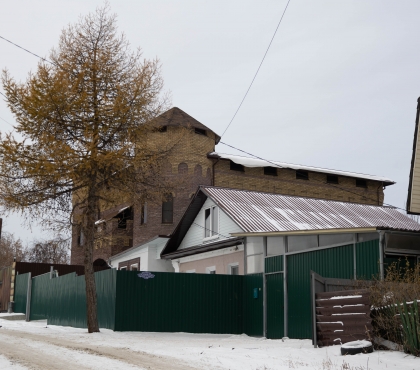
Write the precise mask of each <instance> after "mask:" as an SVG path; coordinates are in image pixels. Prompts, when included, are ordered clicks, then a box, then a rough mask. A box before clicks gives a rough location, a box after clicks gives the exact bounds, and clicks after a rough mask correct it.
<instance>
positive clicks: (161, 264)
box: [108, 235, 174, 272]
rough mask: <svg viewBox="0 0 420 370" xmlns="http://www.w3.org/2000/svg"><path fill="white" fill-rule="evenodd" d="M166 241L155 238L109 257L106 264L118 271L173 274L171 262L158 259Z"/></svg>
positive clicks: (162, 236) (158, 237) (166, 239)
mask: <svg viewBox="0 0 420 370" xmlns="http://www.w3.org/2000/svg"><path fill="white" fill-rule="evenodd" d="M168 239H169V237H168V236H164V235H159V236H156V237H154V238H152V239H150V240H148V241H147V242H146V243H144V244H142V245H140V246H137V247H132V248H130V249H127V250H125V251H124V252H121V253H118V254H116V255H115V256H112V257H110V259H109V260H108V264H109V265H110V266H111V267H113V268H116V269H118V270H129V271H138V270H140V271H156V272H174V269H173V267H172V263H171V261H168V260H162V259H161V258H160V254H161V252H162V250H163V248H164V247H165V245H166V243H167V242H168Z"/></svg>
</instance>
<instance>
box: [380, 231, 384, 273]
mask: <svg viewBox="0 0 420 370" xmlns="http://www.w3.org/2000/svg"><path fill="white" fill-rule="evenodd" d="M384 251H385V232H384V231H379V277H380V279H381V280H384V276H385V274H384Z"/></svg>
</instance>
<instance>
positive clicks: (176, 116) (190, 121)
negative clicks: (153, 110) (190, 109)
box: [154, 107, 220, 144]
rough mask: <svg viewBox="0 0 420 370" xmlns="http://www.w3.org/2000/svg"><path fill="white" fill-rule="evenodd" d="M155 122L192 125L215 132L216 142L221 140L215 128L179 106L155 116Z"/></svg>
mask: <svg viewBox="0 0 420 370" xmlns="http://www.w3.org/2000/svg"><path fill="white" fill-rule="evenodd" d="M154 122H156V123H157V124H158V125H159V126H183V127H186V126H188V125H189V126H191V127H194V128H198V129H200V130H206V131H209V132H211V133H213V134H214V135H215V138H216V144H217V143H218V142H219V141H220V136H219V135H217V134H216V133H215V132H214V131H213V130H211V129H209V128H208V127H207V126H205V125H203V124H202V123H201V122H199V121H197V120H196V119H195V118H193V117H191V116H190V115H189V114H187V113H185V112H184V111H183V110H182V109H179V108H178V107H173V108H171V109H169V110H168V111H166V112H164V113H162V114H161V115H160V116H158V117H156V118H155V120H154Z"/></svg>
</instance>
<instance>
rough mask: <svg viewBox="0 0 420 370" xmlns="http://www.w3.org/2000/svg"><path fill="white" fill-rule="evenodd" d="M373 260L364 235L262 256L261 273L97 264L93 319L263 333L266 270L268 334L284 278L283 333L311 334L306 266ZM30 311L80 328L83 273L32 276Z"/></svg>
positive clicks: (346, 274) (368, 270)
mask: <svg viewBox="0 0 420 370" xmlns="http://www.w3.org/2000/svg"><path fill="white" fill-rule="evenodd" d="M284 258H286V260H285V259H284ZM378 260H379V242H378V241H370V242H364V243H358V244H357V245H356V246H354V245H353V244H351V245H345V246H339V247H334V248H327V249H320V250H309V251H303V252H301V253H296V254H289V255H286V257H284V256H276V257H270V258H266V259H265V274H253V275H245V276H232V275H210V274H182V273H179V274H175V273H163V272H157V273H142V274H140V276H139V273H138V272H134V271H131V272H130V271H116V270H106V271H101V272H97V273H95V282H96V289H97V301H98V318H99V325H100V327H102V328H109V329H113V330H118V331H165V332H174V331H185V332H191V333H231V334H240V333H245V334H248V335H252V336H262V335H264V311H263V309H264V308H263V307H264V304H263V302H264V296H263V293H264V291H263V289H264V286H263V281H264V277H265V282H266V285H265V289H266V303H267V307H266V335H267V337H268V338H273V339H274V338H281V337H282V336H283V335H284V328H285V326H286V325H285V324H286V323H285V321H284V320H285V317H284V312H285V307H284V304H285V294H284V279H285V278H287V291H288V294H287V297H286V298H287V299H286V301H287V304H288V305H287V308H288V310H287V311H288V317H287V326H288V333H287V334H288V336H289V337H291V338H310V337H311V333H312V325H311V303H310V299H311V298H310V297H311V296H310V271H311V270H312V271H316V272H317V273H318V274H320V275H322V276H324V277H327V278H337V279H353V278H354V275H355V272H356V274H357V276H358V277H365V278H371V277H372V276H373V275H377V274H378V271H379V268H378ZM285 262H287V263H285ZM355 262H356V265H355ZM285 266H287V275H285V272H284V271H283V269H284V267H285ZM355 267H356V269H355ZM27 280H28V279H27V277H25V275H20V276H18V277H17V280H16V295H15V307H16V308H17V309H18V308H19V309H20V310H21V312H25V310H24V308H25V307H26V291H27ZM25 284H26V285H25ZM30 318H31V319H32V320H36V319H45V318H47V319H48V323H49V324H55V325H69V326H74V327H86V297H85V280H84V276H80V277H78V276H76V275H75V274H74V273H73V274H69V275H65V276H61V277H58V278H53V279H50V274H45V275H41V276H38V277H36V278H34V279H32V299H31V313H30Z"/></svg>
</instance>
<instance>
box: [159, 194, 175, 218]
mask: <svg viewBox="0 0 420 370" xmlns="http://www.w3.org/2000/svg"><path fill="white" fill-rule="evenodd" d="M173 221H174V198H173V197H172V194H168V195H167V196H166V199H165V201H164V202H162V223H163V224H171V223H172V222H173Z"/></svg>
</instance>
